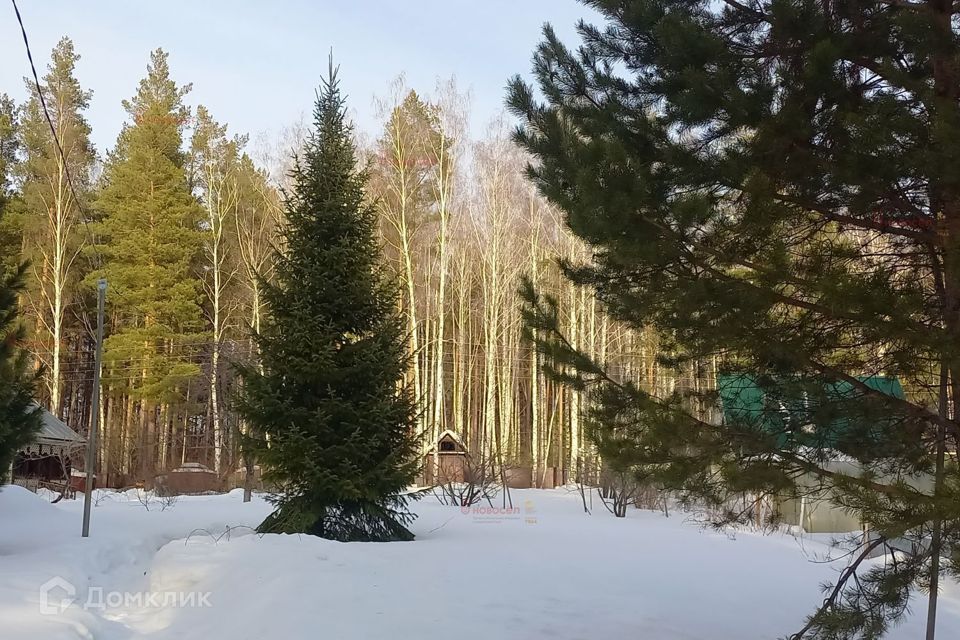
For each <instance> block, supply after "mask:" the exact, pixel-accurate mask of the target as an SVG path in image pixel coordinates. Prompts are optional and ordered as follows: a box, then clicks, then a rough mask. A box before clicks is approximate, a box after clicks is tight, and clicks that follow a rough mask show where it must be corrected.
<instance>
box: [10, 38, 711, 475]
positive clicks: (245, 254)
mask: <svg viewBox="0 0 960 640" xmlns="http://www.w3.org/2000/svg"><path fill="white" fill-rule="evenodd" d="M78 60H79V54H78V53H77V52H76V51H75V49H74V46H73V43H72V42H71V41H70V40H69V39H68V38H64V39H62V40H61V41H60V42H59V43H58V44H57V46H56V47H55V48H54V50H53V52H52V54H51V57H50V62H49V64H48V67H47V71H46V73H45V74H44V75H43V77H42V78H41V82H40V85H41V90H42V92H43V101H41V99H40V98H41V96H40V95H39V94H38V93H37V90H36V87H35V86H34V84H33V82H32V81H28V82H27V88H28V97H27V100H26V102H25V103H24V104H20V105H17V104H15V103H14V101H13V100H11V99H10V98H9V97H7V96H3V98H2V102H0V106H2V120H0V124H2V128H0V135H2V140H0V149H2V150H3V154H4V158H5V159H6V163H5V166H4V172H5V173H4V175H5V178H6V180H7V184H8V189H7V191H8V192H9V196H10V198H9V202H8V204H7V206H6V212H7V215H6V216H5V217H4V219H3V221H2V223H0V224H2V225H3V226H2V235H0V241H2V242H3V252H2V253H3V255H4V265H5V268H7V269H12V268H13V266H14V265H15V264H17V263H18V262H19V260H20V259H26V260H28V261H29V264H30V267H29V270H28V273H27V274H26V288H25V290H24V291H23V293H22V294H21V296H20V307H21V312H22V315H23V317H24V321H25V324H26V329H27V343H26V344H27V345H28V346H29V351H30V352H31V353H32V354H33V356H34V358H35V360H36V363H37V364H38V365H42V385H41V386H40V396H41V397H40V400H41V402H42V403H43V404H44V405H45V406H46V407H47V408H48V409H49V410H50V411H52V412H53V413H55V414H56V415H58V416H60V417H61V418H63V419H64V420H65V421H66V422H67V423H68V424H70V425H72V426H73V427H74V428H75V429H77V430H78V431H80V432H81V433H83V432H85V431H86V429H87V427H88V425H89V424H90V417H91V416H90V405H89V401H90V397H91V385H92V382H93V346H94V344H93V328H94V327H95V324H96V323H95V318H94V317H93V315H92V313H93V310H95V308H96V304H95V283H96V281H97V280H98V279H99V278H101V277H104V278H106V279H107V280H108V282H109V289H108V295H107V317H106V336H107V337H106V340H105V349H104V361H103V370H102V385H103V394H102V398H103V402H102V408H101V416H100V419H101V424H102V425H103V431H102V434H101V436H102V437H101V439H100V446H99V451H98V456H99V460H98V468H99V469H101V473H102V474H103V476H104V478H103V479H104V481H105V482H106V483H109V484H113V485H123V484H129V483H133V482H136V481H144V480H149V479H150V478H152V477H153V476H154V475H155V474H156V473H158V472H159V471H161V470H165V469H170V468H174V467H177V466H179V465H180V464H182V463H184V462H201V463H203V464H205V465H207V466H209V467H210V468H212V469H214V470H215V471H216V472H217V473H219V474H220V475H221V476H224V477H226V476H228V475H230V474H231V473H232V472H234V471H237V470H238V468H239V467H240V460H241V454H240V439H241V433H242V431H243V429H244V425H243V424H242V421H241V419H240V418H239V417H238V414H237V412H236V411H235V410H234V408H233V402H232V400H233V397H234V396H235V394H236V392H237V390H238V382H237V376H236V367H235V365H238V364H240V365H242V364H247V363H250V362H255V361H256V359H257V357H258V352H257V347H256V345H255V343H254V341H253V339H252V338H251V335H252V334H254V333H256V332H258V331H259V329H260V327H261V326H262V323H263V321H264V313H265V312H264V303H263V297H262V296H263V288H264V286H265V284H267V283H269V282H270V281H271V278H272V277H273V268H274V264H273V262H274V261H273V259H272V257H271V256H272V251H273V249H274V248H275V246H276V245H277V243H280V242H282V234H281V231H282V229H283V228H284V225H285V224H286V221H285V218H284V206H283V204H284V197H285V196H284V194H285V193H286V191H288V190H289V188H290V186H291V184H290V172H291V170H292V169H293V168H294V164H293V163H294V156H295V155H296V153H297V152H298V151H299V150H300V149H301V148H302V143H303V140H302V136H301V134H300V133H299V132H300V130H301V128H298V127H291V128H288V129H286V131H285V133H284V134H282V135H281V136H280V137H279V138H277V139H274V140H269V141H267V142H266V143H264V141H262V140H261V141H260V144H251V141H250V137H249V136H248V135H242V134H237V133H235V132H232V131H230V130H229V129H228V127H227V125H225V124H222V123H220V122H218V121H217V120H216V119H215V117H214V115H213V114H212V113H211V112H210V110H209V109H207V108H206V107H205V106H203V105H197V106H196V107H195V108H193V107H190V106H189V105H188V103H187V98H188V96H189V93H190V90H191V85H189V84H178V83H177V82H176V81H175V80H174V79H173V74H172V72H171V69H170V67H169V61H168V55H167V53H166V52H164V51H162V50H157V51H154V52H153V53H152V54H151V55H150V60H149V64H148V66H147V73H146V76H145V77H144V78H143V79H142V80H141V81H140V83H139V85H138V86H137V87H136V89H135V91H134V93H133V95H132V97H131V98H130V99H128V100H125V101H124V103H123V106H124V109H125V110H126V113H127V119H126V121H125V122H124V124H123V126H122V129H121V132H120V134H119V136H118V138H117V140H116V143H115V145H114V147H113V148H112V149H110V150H108V151H107V152H106V153H102V152H100V151H99V150H97V149H95V148H94V146H93V144H92V143H91V140H90V138H91V133H92V132H91V127H90V125H89V123H88V121H87V119H86V112H87V110H88V109H89V106H90V101H91V98H92V91H91V90H90V89H87V88H84V87H82V86H81V84H80V83H79V81H78V80H77V78H76V74H75V68H76V63H77V61H78ZM44 102H45V103H46V112H45V111H44ZM378 104H379V107H380V109H379V111H380V114H381V118H382V123H383V127H382V130H381V131H379V132H378V133H377V134H376V135H374V136H369V137H367V138H366V139H363V138H361V139H359V140H358V141H357V143H358V153H359V156H360V158H361V161H362V163H363V166H364V171H365V172H366V175H367V178H368V181H369V185H368V188H367V195H368V197H369V198H370V200H371V204H372V205H373V206H374V207H375V210H376V212H377V219H378V226H377V228H378V233H379V240H380V244H381V246H382V250H383V252H384V257H385V259H386V263H387V264H388V265H389V267H390V268H391V269H392V270H393V272H394V274H395V275H396V277H397V278H398V281H399V282H400V283H401V285H402V287H401V295H400V297H399V300H398V304H399V306H400V310H401V312H402V314H403V317H404V318H405V321H406V334H407V342H408V346H409V355H410V367H409V370H408V371H407V373H406V376H407V380H406V382H408V383H409V384H410V386H411V388H412V389H413V393H414V398H415V400H416V406H417V416H418V417H417V422H416V424H417V428H416V431H417V434H416V435H417V436H418V437H420V442H421V446H422V447H423V448H426V447H428V446H429V445H430V444H431V443H432V442H433V441H435V440H436V439H437V438H438V437H439V435H440V434H441V433H442V432H443V431H444V430H451V431H453V432H454V433H456V434H458V435H459V436H460V437H461V438H462V439H463V440H464V441H465V442H466V443H467V446H468V448H469V449H471V450H476V451H477V452H478V453H482V454H483V455H486V456H491V457H492V456H496V457H497V458H498V459H499V461H500V463H501V464H502V465H506V466H522V467H530V468H532V469H533V470H534V471H533V475H534V479H535V481H538V482H539V481H543V479H544V478H545V476H546V475H547V473H548V470H549V473H550V474H551V477H554V478H557V479H562V478H563V477H564V475H565V474H567V475H569V472H570V471H571V470H574V471H575V470H576V469H577V468H579V467H582V466H590V467H591V468H595V467H596V463H595V459H596V451H595V449H594V447H593V446H592V444H591V443H590V441H589V439H588V438H587V437H586V435H585V432H584V426H583V421H582V414H583V411H584V406H583V400H582V399H581V397H580V395H579V394H577V393H576V392H574V391H573V390H571V389H570V388H568V387H567V386H565V385H563V384H560V383H558V382H556V381H554V380H552V379H550V378H548V377H545V376H544V375H543V373H542V371H541V368H540V366H539V365H540V364H542V362H540V356H539V355H538V353H537V351H536V350H535V349H534V348H533V346H532V343H531V341H530V340H528V339H525V337H524V335H523V327H522V321H521V315H520V301H519V298H518V286H519V281H520V276H521V274H529V275H530V277H531V278H533V280H534V281H535V282H537V283H538V285H539V286H541V287H543V288H544V289H545V290H549V291H552V292H554V293H555V294H556V295H557V296H558V298H559V299H561V300H562V305H563V308H564V309H565V315H564V323H565V326H568V327H569V328H570V330H571V332H572V339H573V340H574V341H575V344H577V345H579V346H582V347H584V348H586V349H588V350H589V351H590V352H591V353H593V354H596V355H597V356H600V357H603V358H605V359H608V360H610V361H611V362H614V363H616V366H618V367H620V368H621V369H622V371H623V372H624V375H629V376H633V377H635V378H636V379H637V380H638V382H642V384H644V385H647V386H649V387H650V388H651V389H654V388H667V387H670V386H672V385H675V384H677V383H678V382H679V383H680V384H699V382H698V381H701V380H705V379H707V378H708V377H709V372H707V371H705V370H693V369H691V370H690V371H689V372H687V373H677V372H674V371H673V370H670V369H665V368H663V367H662V366H661V365H660V364H658V363H657V361H656V357H655V356H656V353H657V349H658V346H657V345H658V341H657V339H656V337H655V335H654V333H653V332H651V331H649V330H639V331H635V330H631V329H628V328H627V327H626V326H625V325H624V324H622V323H616V322H613V321H611V320H610V319H609V318H608V317H607V316H606V315H604V314H603V313H602V311H601V310H600V309H599V308H598V305H597V302H596V300H595V299H594V298H592V297H591V296H590V295H588V292H587V290H586V289H584V288H582V287H573V286H571V285H570V284H569V283H568V282H567V281H566V280H564V279H563V278H562V277H561V274H560V272H559V270H557V269H556V268H555V261H556V259H557V258H558V257H563V258H565V259H568V260H574V261H575V260H581V259H584V258H586V257H588V255H589V254H588V252H587V250H586V248H585V245H584V244H583V243H582V242H581V241H580V240H578V239H577V238H575V237H574V236H573V235H572V234H571V233H569V231H568V230H567V229H566V226H565V221H564V220H563V216H562V214H561V213H560V211H559V210H558V209H557V208H555V207H554V206H552V205H550V204H548V203H547V202H546V201H545V200H544V198H542V197H541V196H540V195H539V194H538V193H537V192H536V191H535V190H534V188H533V187H532V186H531V185H530V184H529V183H528V182H526V180H525V178H524V167H525V164H526V162H527V157H526V156H525V155H524V153H522V152H521V151H520V149H519V147H517V146H516V145H515V144H514V143H513V142H512V141H511V139H510V133H511V132H510V130H509V125H508V124H507V120H506V119H505V117H503V116H500V117H498V118H497V119H495V120H494V121H493V122H491V123H490V125H489V127H488V128H487V130H486V133H485V135H484V136H482V139H480V140H472V139H471V136H470V126H469V117H470V106H469V96H468V95H467V94H466V93H465V92H462V91H460V90H459V89H458V87H457V86H456V84H455V83H454V82H453V81H445V82H438V84H437V86H436V87H435V88H434V90H433V92H432V94H430V95H427V94H426V93H418V92H417V91H414V90H412V89H410V88H408V87H406V86H405V85H404V83H403V80H402V78H400V79H398V80H397V81H396V82H395V83H394V84H393V85H392V86H391V87H389V88H388V91H387V95H386V96H385V97H383V98H381V99H379V101H378ZM47 113H48V114H49V116H50V120H51V123H52V124H53V127H54V129H55V131H56V139H58V140H59V141H60V144H61V146H62V148H63V154H62V155H61V153H60V151H59V150H58V149H57V147H56V143H55V140H54V137H53V136H52V135H51V132H50V123H48V122H47ZM271 145H272V148H271ZM71 187H72V188H71ZM588 459H589V460H591V461H592V462H589V464H588V462H587V460H588ZM538 478H539V480H537V479H538Z"/></svg>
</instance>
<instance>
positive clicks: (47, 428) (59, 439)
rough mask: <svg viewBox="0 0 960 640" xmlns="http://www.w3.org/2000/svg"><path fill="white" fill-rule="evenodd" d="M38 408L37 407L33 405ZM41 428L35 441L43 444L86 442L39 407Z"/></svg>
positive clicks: (65, 424) (64, 423)
mask: <svg viewBox="0 0 960 640" xmlns="http://www.w3.org/2000/svg"><path fill="white" fill-rule="evenodd" d="M35 406H39V405H35ZM40 411H41V415H42V419H43V426H42V427H41V428H40V433H38V434H37V437H36V441H37V442H39V443H43V444H78V445H79V444H83V443H84V442H85V441H86V440H85V439H84V438H83V437H82V436H81V435H80V434H78V433H77V432H76V431H74V430H73V429H71V428H70V427H68V426H67V423H66V422H64V421H63V420H61V419H60V418H58V417H57V416H55V415H53V414H52V413H50V412H49V411H47V410H46V409H44V408H43V407H40Z"/></svg>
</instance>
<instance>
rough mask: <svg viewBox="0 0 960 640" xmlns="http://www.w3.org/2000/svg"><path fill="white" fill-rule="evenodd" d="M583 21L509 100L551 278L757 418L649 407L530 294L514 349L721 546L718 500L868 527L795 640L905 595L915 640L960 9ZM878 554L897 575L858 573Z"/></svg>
mask: <svg viewBox="0 0 960 640" xmlns="http://www.w3.org/2000/svg"><path fill="white" fill-rule="evenodd" d="M586 4H589V5H590V6H592V7H593V8H595V9H596V10H597V11H599V12H600V13H601V14H602V16H603V17H604V18H605V20H606V21H607V25H606V26H605V27H604V28H598V27H594V26H591V25H588V24H581V25H580V27H579V32H580V35H581V37H582V39H583V45H582V46H581V47H580V48H579V49H578V50H577V51H571V50H569V49H567V48H566V47H565V46H564V45H563V44H562V43H561V42H560V41H559V40H558V38H557V37H556V35H555V34H554V32H553V31H552V30H551V29H550V28H549V27H548V28H546V29H545V40H544V42H543V43H542V44H541V45H540V47H539V48H538V49H537V52H536V54H535V56H534V73H535V76H536V79H537V83H538V85H539V89H540V91H541V93H542V95H543V96H544V99H543V100H544V101H543V102H541V101H540V100H539V99H538V98H537V97H536V95H535V93H534V91H533V89H532V88H530V87H529V86H526V85H525V84H524V83H523V82H522V81H521V80H520V79H515V80H513V81H512V83H511V88H510V96H509V104H510V106H511V108H512V109H513V110H514V112H515V113H517V114H518V115H519V116H520V117H521V118H522V119H523V121H524V124H523V126H522V127H521V128H520V129H519V130H518V133H517V137H516V139H517V141H518V142H519V144H521V145H522V146H523V147H524V148H526V149H527V150H528V151H529V152H530V153H531V154H532V155H533V157H534V160H535V162H534V163H533V165H532V166H531V168H530V170H529V174H530V177H531V179H532V180H533V181H534V182H535V183H536V185H537V186H538V188H539V189H540V190H541V191H542V193H543V194H544V195H545V196H546V197H547V198H549V199H550V200H551V201H553V202H554V203H556V204H557V205H558V206H559V207H561V208H562V209H563V210H564V211H565V212H566V216H567V218H566V219H567V223H568V224H569V226H570V228H571V229H572V230H573V232H574V233H576V234H577V235H578V236H579V237H581V238H582V239H583V240H585V241H586V242H587V243H588V244H589V245H590V246H591V247H592V248H593V252H594V254H593V260H592V261H591V262H590V263H589V264H579V265H577V264H565V265H563V266H564V270H565V273H566V274H567V276H568V277H569V278H570V279H571V280H573V281H574V282H575V283H577V284H579V285H582V286H586V287H591V288H592V289H593V291H594V292H595V294H596V296H597V298H598V299H599V301H600V302H601V303H602V304H603V305H604V307H605V309H606V311H607V312H608V313H609V314H611V315H612V316H613V317H614V318H615V319H617V320H619V321H622V322H624V323H626V324H627V325H629V326H632V327H636V328H641V327H654V328H656V329H657V330H658V332H659V335H660V336H661V338H662V340H663V342H664V345H665V349H664V350H665V352H666V353H667V354H668V357H665V359H664V364H666V365H671V366H677V367H683V368H690V367H697V366H699V365H701V364H702V363H704V362H717V363H718V366H719V368H720V370H721V373H726V374H728V375H727V376H726V378H725V379H727V380H739V381H741V382H742V383H745V384H746V387H745V388H748V389H749V392H750V393H757V394H760V396H762V397H764V398H765V399H766V400H765V404H762V406H751V408H750V410H749V411H745V410H737V411H729V410H728V411H725V412H724V419H723V420H714V419H709V418H708V413H709V412H708V411H705V410H696V409H697V407H705V406H709V405H714V404H715V403H717V402H718V400H719V398H718V393H717V390H716V389H715V388H714V389H712V390H710V391H708V392H698V391H694V390H683V389H681V390H678V391H677V392H676V393H673V394H671V395H669V396H663V395H660V396H657V395H654V394H653V392H652V391H651V390H647V389H644V388H643V387H642V386H641V385H640V384H639V383H637V382H636V381H634V380H632V379H630V378H629V377H628V376H623V375H621V374H620V373H619V372H616V371H611V370H609V369H608V368H607V367H605V366H604V363H602V362H595V361H592V360H591V359H590V358H588V357H587V356H586V355H585V354H583V353H579V352H577V350H576V349H574V348H572V347H571V345H570V344H569V343H568V342H567V341H566V340H565V339H564V336H563V335H562V334H561V332H560V331H559V329H558V322H557V307H556V302H555V301H553V300H550V299H548V298H545V297H542V296H540V295H539V294H538V293H537V292H536V291H534V290H533V289H532V288H531V287H529V286H527V287H526V288H525V291H524V293H525V298H526V302H527V305H526V310H525V313H526V320H527V322H528V324H529V326H530V327H531V329H532V330H531V331H530V335H531V338H535V339H536V341H537V343H538V347H539V349H540V350H541V351H542V352H544V353H545V354H546V355H547V356H548V361H549V362H550V371H551V373H552V374H553V375H555V376H556V377H557V378H559V379H561V380H565V381H567V382H569V383H571V384H573V385H574V386H576V387H577V388H579V389H584V390H586V391H587V393H588V394H589V396H590V400H591V406H592V409H591V410H590V412H589V416H588V420H589V429H590V434H591V436H592V438H593V440H594V442H595V443H596V444H597V446H598V448H599V450H600V452H601V453H602V454H603V455H604V457H605V458H606V459H607V460H608V461H610V462H611V464H615V465H620V466H621V467H623V468H627V469H629V470H632V471H634V472H636V473H637V474H638V476H640V477H643V478H646V479H651V480H653V481H655V482H657V483H660V484H661V485H663V486H665V487H667V488H668V489H672V490H674V491H677V492H678V493H679V494H680V495H682V496H683V497H685V498H688V499H690V500H696V501H697V502H699V503H701V504H707V505H709V506H712V507H715V508H716V511H715V512H716V513H718V514H721V515H719V516H718V518H717V520H718V524H724V523H729V522H735V521H738V520H740V519H742V518H744V517H747V516H748V514H747V513H745V512H742V511H738V510H735V509H732V508H731V505H732V502H731V501H732V499H733V498H735V497H737V496H743V495H745V494H748V495H751V496H754V497H755V498H756V497H764V496H777V497H781V498H789V497H799V496H801V495H803V494H805V493H807V492H809V491H811V490H812V489H815V490H816V495H818V496H821V497H823V496H827V497H830V498H831V499H833V500H834V501H835V502H837V503H838V504H840V505H841V506H842V507H843V508H844V509H846V510H848V511H850V512H852V513H854V514H856V515H857V516H859V517H860V518H861V519H862V520H863V521H864V522H865V523H866V524H867V525H868V527H869V529H870V531H871V536H870V537H868V538H867V539H866V540H865V541H864V545H865V546H864V548H862V549H858V550H856V552H855V553H854V556H853V557H854V558H855V560H854V561H853V562H852V563H851V566H850V569H849V570H848V571H845V572H843V573H841V574H840V577H839V579H838V582H837V584H836V585H835V587H834V588H832V589H829V590H828V591H827V592H826V598H825V600H824V603H823V606H822V607H820V608H819V609H818V610H817V611H816V612H815V613H814V614H813V615H812V616H811V618H810V619H809V620H808V623H807V624H806V625H805V626H804V627H803V629H801V630H800V631H799V632H798V633H797V634H796V635H795V636H794V637H796V638H799V637H818V638H854V637H858V638H878V637H880V636H882V635H883V634H884V633H885V632H886V631H887V630H888V629H889V627H890V625H891V624H895V623H896V621H897V620H899V619H900V618H901V617H902V616H903V615H904V613H905V610H906V606H907V604H908V602H909V599H910V596H911V592H913V591H914V590H915V589H917V588H919V589H926V590H928V591H929V592H931V593H932V594H933V595H932V597H930V599H929V602H928V606H927V610H928V625H929V628H928V635H927V637H928V638H931V637H932V636H933V629H934V626H935V613H936V591H937V584H938V579H939V577H940V575H941V573H942V570H946V571H947V572H948V573H949V574H951V575H953V576H957V575H960V556H958V555H957V554H956V553H955V551H956V549H957V548H958V546H957V544H958V543H960V495H958V494H960V475H958V471H957V464H956V459H955V456H954V455H952V453H951V454H949V455H948V454H947V452H948V451H949V452H955V451H956V450H957V448H958V442H960V406H958V404H957V400H958V399H960V171H958V167H960V162H958V159H960V158H958V154H960V144H958V143H960V38H958V35H957V30H956V24H957V11H958V6H957V4H956V3H951V2H942V1H940V0H931V1H922V0H920V1H917V2H889V1H886V0H866V1H865V2H846V1H844V0H835V1H831V2H822V1H819V0H749V1H748V2H736V1H734V0H724V1H722V2H707V1H705V0H703V1H699V0H595V1H592V2H587V3H586ZM893 379H896V382H894V381H893ZM898 382H899V383H901V384H902V385H903V387H904V388H905V391H904V392H902V393H901V392H900V390H899V388H898V385H897V383H898ZM738 397H739V396H736V394H734V398H733V399H734V400H737V398H738ZM727 400H728V405H727V408H728V409H729V408H730V404H729V402H730V397H729V396H728V398H727ZM741 408H742V407H741ZM784 416H787V417H786V418H785V417H784ZM841 459H842V460H843V461H844V463H845V464H848V465H849V467H848V468H850V467H852V468H853V470H852V471H846V472H844V471H842V468H843V467H841V466H838V465H837V464H836V462H837V461H838V460H841ZM838 469H840V470H838ZM894 540H898V541H899V542H900V544H899V546H901V547H904V548H909V545H903V543H904V542H905V541H910V542H913V543H915V544H914V545H913V547H912V549H913V550H912V552H910V553H906V554H900V555H899V557H898V561H892V560H891V561H888V562H881V563H874V564H872V565H871V566H870V567H869V568H867V567H861V566H860V565H861V563H862V562H863V561H864V560H865V559H866V558H867V557H868V556H871V555H873V554H872V552H873V551H875V550H878V549H882V548H884V547H888V548H889V545H891V544H892V543H891V541H894ZM887 557H888V558H890V557H891V556H887Z"/></svg>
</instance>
